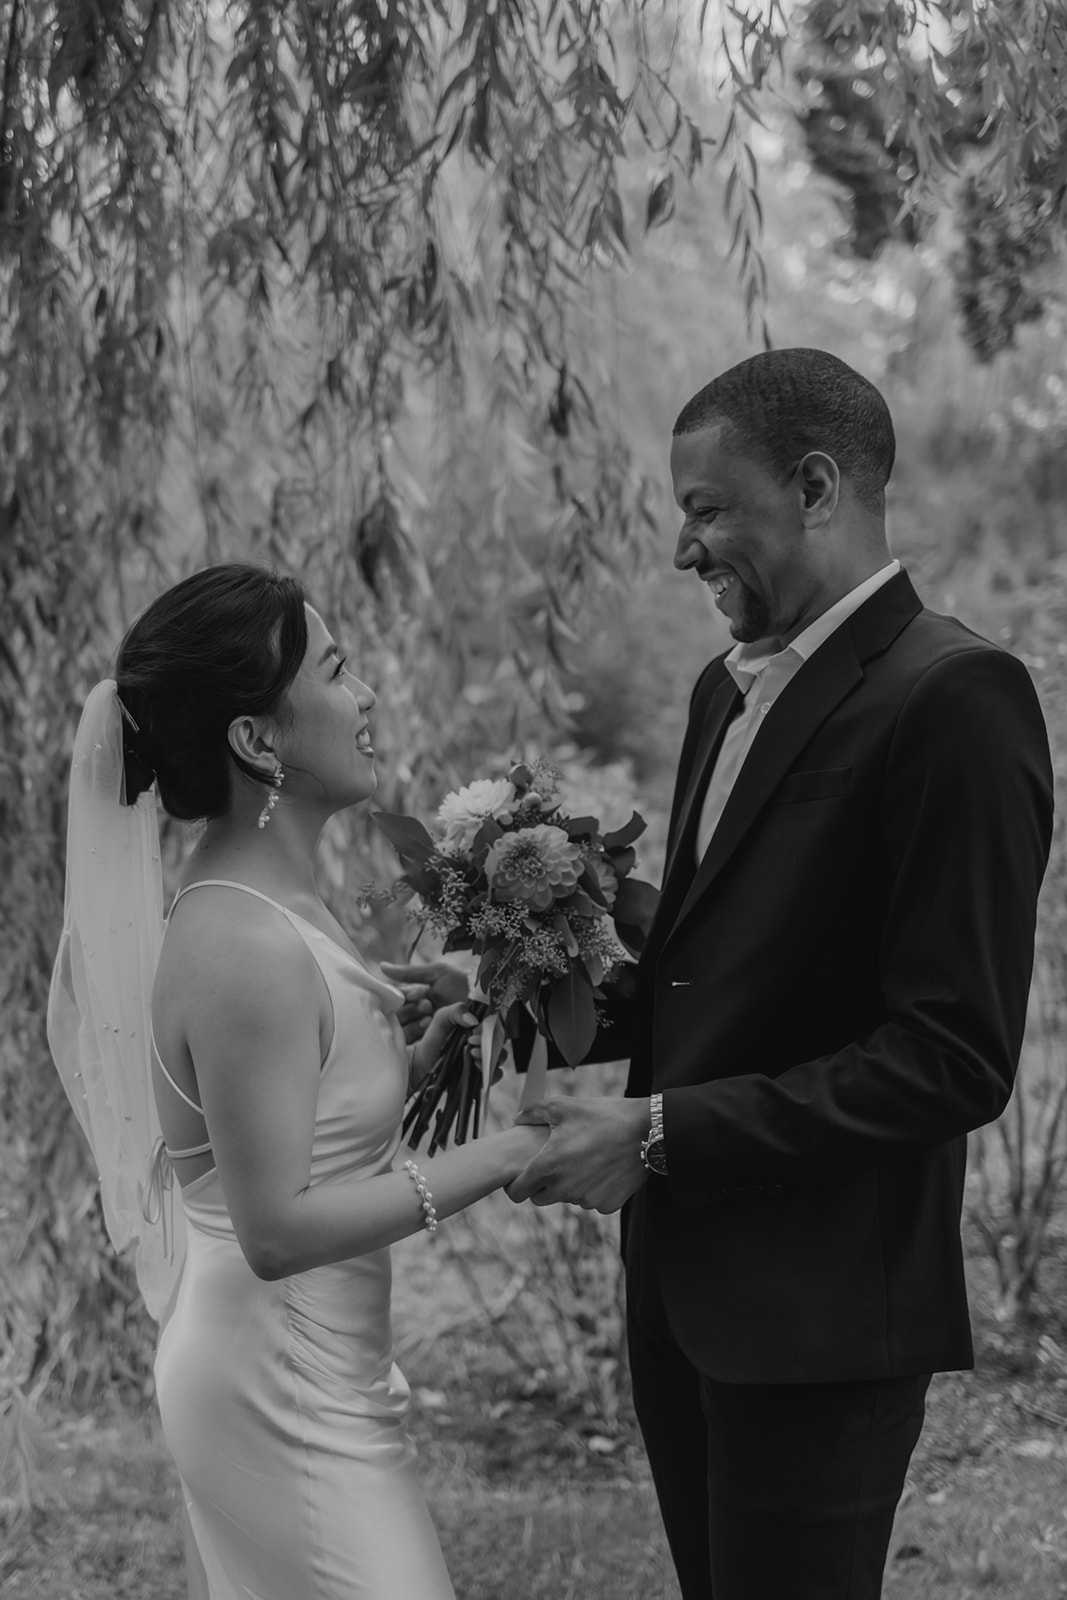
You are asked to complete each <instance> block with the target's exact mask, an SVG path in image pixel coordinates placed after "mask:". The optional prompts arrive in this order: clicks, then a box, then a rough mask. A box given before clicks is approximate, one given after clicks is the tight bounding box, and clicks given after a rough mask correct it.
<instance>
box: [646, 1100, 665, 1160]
mask: <svg viewBox="0 0 1067 1600" xmlns="http://www.w3.org/2000/svg"><path fill="white" fill-rule="evenodd" d="M649 1121H650V1123H651V1127H650V1128H649V1130H648V1137H647V1138H646V1139H645V1140H644V1142H643V1143H642V1145H641V1160H642V1161H643V1162H644V1164H645V1167H646V1168H647V1169H648V1171H649V1172H656V1173H659V1174H661V1175H662V1174H665V1173H666V1171H667V1151H666V1148H665V1145H664V1139H663V1096H662V1095H661V1094H654V1095H652V1097H651V1099H650V1102H649Z"/></svg>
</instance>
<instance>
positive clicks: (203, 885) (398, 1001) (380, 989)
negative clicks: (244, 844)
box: [167, 878, 404, 1011]
mask: <svg viewBox="0 0 1067 1600" xmlns="http://www.w3.org/2000/svg"><path fill="white" fill-rule="evenodd" d="M194 889H238V890H240V892H241V893H242V894H250V895H254V896H255V898H256V899H257V900H262V901H263V902H264V904H265V905H268V906H273V907H274V909H275V911H280V912H281V914H282V916H283V917H284V918H285V919H286V921H287V922H288V923H289V926H290V927H296V932H297V933H300V931H301V928H308V929H310V930H311V932H312V933H313V934H315V935H317V937H318V938H319V939H321V940H323V941H324V942H325V943H326V944H327V945H329V946H330V948H331V949H333V950H335V951H336V952H337V954H338V955H339V956H340V957H341V958H342V960H344V961H346V962H348V963H349V964H350V965H351V966H352V967H354V968H355V969H356V970H357V971H358V972H360V973H362V975H363V982H364V983H365V984H366V986H367V987H368V988H369V989H371V990H372V991H373V992H374V994H376V995H377V996H378V999H379V1000H380V1001H381V1002H382V1004H383V1005H384V1006H385V1008H386V1009H387V1010H388V1011H396V1010H398V1009H399V1007H400V1006H401V1005H402V1004H403V1002H404V995H403V991H402V990H400V989H398V988H397V987H396V986H395V984H392V983H387V982H386V980H385V979H384V978H379V977H378V975H377V974H376V973H374V972H372V971H371V970H370V968H369V967H367V966H365V965H364V964H363V962H362V961H361V960H360V959H359V957H358V956H356V955H353V953H352V951H351V950H346V949H345V947H344V945H341V944H338V942H337V940H336V939H334V938H333V937H332V936H331V935H330V934H328V933H326V932H325V930H324V929H322V928H320V927H319V926H318V925H317V924H316V923H314V922H309V921H308V919H307V917H302V916H301V915H300V913H299V911H293V910H291V909H290V908H289V906H283V905H282V903H281V901H280V900H272V899H271V897H270V895H269V894H264V893H263V891H262V890H261V889H253V888H252V887H251V886H250V885H249V884H247V883H237V882H235V880H234V879H233V878H199V879H198V880H197V882H196V883H188V884H186V886H185V888H184V889H179V891H178V893H177V894H176V895H175V896H174V899H173V900H172V901H171V907H170V912H169V913H168V917H167V920H168V922H169V920H170V917H171V916H173V914H174V907H175V906H176V905H177V904H178V901H179V900H180V899H181V898H182V896H183V895H186V894H191V893H192V891H193V890H194ZM300 936H301V938H304V942H305V944H306V943H307V942H308V941H307V939H306V938H305V936H304V935H303V934H302V933H300ZM311 953H312V957H313V959H314V960H315V962H316V965H320V969H321V964H320V963H319V958H318V956H316V955H315V952H314V949H312V952H311ZM326 987H327V988H329V983H328V982H327V984H326Z"/></svg>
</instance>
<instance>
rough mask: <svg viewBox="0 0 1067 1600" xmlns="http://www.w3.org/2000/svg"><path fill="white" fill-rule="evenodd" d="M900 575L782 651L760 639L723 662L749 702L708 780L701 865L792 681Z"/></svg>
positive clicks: (882, 574) (883, 571)
mask: <svg viewBox="0 0 1067 1600" xmlns="http://www.w3.org/2000/svg"><path fill="white" fill-rule="evenodd" d="M899 571H900V562H899V561H890V562H889V563H888V565H887V566H884V567H882V568H880V569H879V571H878V572H874V573H872V574H871V576H870V577H869V578H865V579H864V580H863V582H862V583H860V584H857V586H856V588H855V589H852V590H850V591H849V593H848V594H846V595H843V596H842V598H841V599H840V600H837V601H835V603H834V604H833V605H832V606H831V607H830V608H829V610H827V611H824V612H823V614H822V616H821V617H816V618H815V621H814V622H812V623H810V624H809V626H808V627H806V628H805V629H804V631H803V632H802V633H798V634H797V636H796V638H795V639H794V640H793V642H792V644H790V645H787V646H786V647H785V649H784V650H780V649H779V648H778V640H777V639H758V640H757V641H756V642H755V643H754V644H737V645H735V646H734V648H733V649H732V650H731V651H730V654H729V655H728V656H727V657H726V660H725V661H724V662H723V665H724V666H725V668H726V670H727V672H728V673H729V674H730V676H731V678H733V680H734V682H735V683H736V684H737V687H738V688H739V689H740V691H741V693H742V694H743V695H744V697H745V699H744V704H743V705H742V706H741V707H740V709H739V710H738V712H737V714H736V716H735V717H733V719H732V720H731V722H730V724H729V726H728V727H727V729H726V733H725V735H724V737H723V741H722V744H721V745H720V747H719V754H718V757H717V759H716V762H715V766H714V768H713V769H712V773H711V777H710V779H709V781H708V792H707V794H706V795H705V796H704V805H703V808H702V810H701V813H700V822H699V824H698V826H697V845H696V849H697V861H698V862H699V861H701V859H702V858H703V855H704V852H705V850H706V849H707V848H708V845H709V844H710V842H711V836H712V834H713V833H714V832H715V829H716V828H717V827H718V825H719V820H720V818H721V817H722V814H723V811H724V810H725V809H726V802H727V800H729V798H730V791H731V790H732V789H733V786H734V784H735V783H736V781H737V774H738V773H739V772H740V771H741V768H742V766H743V765H744V760H745V757H746V756H747V755H748V752H749V751H750V750H751V748H752V744H753V741H754V740H755V738H756V735H757V734H758V733H759V731H760V728H761V727H762V725H763V719H764V717H765V716H766V715H767V713H768V711H769V710H770V709H771V707H772V706H773V704H774V702H775V701H776V700H777V698H778V696H779V695H780V694H781V692H782V690H783V689H784V688H785V686H786V684H787V683H788V682H789V680H790V679H791V678H793V677H795V676H796V674H797V673H798V672H799V671H800V669H801V667H802V666H803V665H804V663H805V661H809V660H810V659H811V657H812V656H813V655H814V654H815V652H816V650H817V649H818V648H819V646H820V645H821V644H825V643H826V641H827V639H828V638H829V637H830V635H831V634H832V633H834V632H835V631H836V630H837V629H838V628H839V627H840V626H841V624H842V623H843V622H844V621H845V619H846V617H850V616H851V615H852V613H853V612H854V611H858V610H859V608H860V606H861V605H862V604H863V602H864V601H865V600H869V599H870V597H871V595H872V594H874V593H875V591H876V590H878V589H880V588H881V587H882V585H883V584H884V583H888V582H889V580H890V578H895V577H896V575H897V573H898V572H899Z"/></svg>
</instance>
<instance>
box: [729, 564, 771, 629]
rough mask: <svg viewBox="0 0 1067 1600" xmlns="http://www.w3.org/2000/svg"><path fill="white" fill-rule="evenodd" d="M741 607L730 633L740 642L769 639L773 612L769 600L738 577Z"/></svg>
mask: <svg viewBox="0 0 1067 1600" xmlns="http://www.w3.org/2000/svg"><path fill="white" fill-rule="evenodd" d="M737 588H738V591H739V596H738V597H739V599H740V602H741V604H740V607H739V615H738V618H737V621H736V622H735V623H734V624H733V626H732V627H731V629H730V633H731V634H732V636H733V637H734V638H735V639H736V640H737V642H738V643H739V644H755V643H756V641H757V639H769V638H770V636H771V613H770V610H769V608H768V606H767V602H766V601H765V600H764V599H763V597H762V596H761V595H758V594H756V592H755V590H754V589H750V588H749V587H748V585H747V583H742V582H741V579H740V578H738V579H737Z"/></svg>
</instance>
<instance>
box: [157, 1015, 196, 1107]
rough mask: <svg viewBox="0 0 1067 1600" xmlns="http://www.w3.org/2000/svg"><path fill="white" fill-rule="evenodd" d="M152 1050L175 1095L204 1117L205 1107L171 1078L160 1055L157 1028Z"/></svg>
mask: <svg viewBox="0 0 1067 1600" xmlns="http://www.w3.org/2000/svg"><path fill="white" fill-rule="evenodd" d="M152 1049H153V1050H154V1051H155V1056H156V1061H157V1063H158V1064H159V1070H160V1072H161V1073H162V1074H163V1076H164V1077H165V1078H166V1080H167V1082H168V1083H169V1084H170V1086H171V1088H172V1089H173V1090H174V1093H175V1094H176V1095H177V1096H178V1099H179V1100H184V1101H185V1103H186V1105H187V1106H189V1107H191V1108H192V1110H193V1111H195V1112H197V1114H198V1115H199V1116H201V1117H202V1116H203V1115H204V1108H203V1106H198V1105H197V1103H196V1101H195V1100H193V1099H191V1098H190V1097H189V1095H187V1094H186V1092H185V1090H184V1089H183V1088H182V1086H181V1084H180V1083H175V1081H174V1079H173V1078H172V1077H171V1075H170V1073H169V1072H168V1071H167V1066H166V1062H165V1061H164V1060H163V1057H162V1056H161V1055H160V1053H159V1046H158V1044H157V1043H156V1030H155V1028H153V1029H152Z"/></svg>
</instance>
